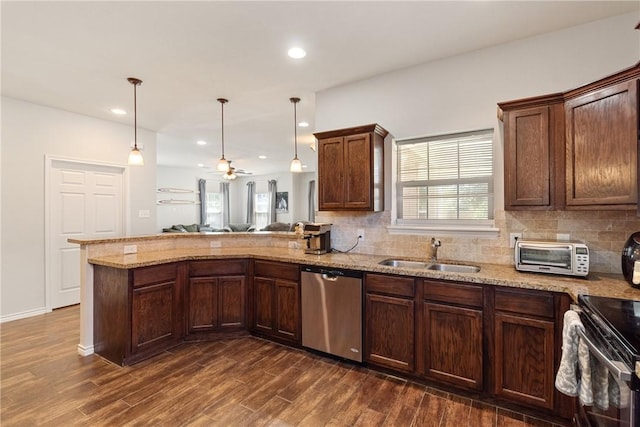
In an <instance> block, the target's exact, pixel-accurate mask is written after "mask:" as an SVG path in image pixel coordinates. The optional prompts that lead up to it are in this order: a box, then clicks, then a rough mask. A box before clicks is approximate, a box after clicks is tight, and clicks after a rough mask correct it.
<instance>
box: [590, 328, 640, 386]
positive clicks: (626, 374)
mask: <svg viewBox="0 0 640 427" xmlns="http://www.w3.org/2000/svg"><path fill="white" fill-rule="evenodd" d="M578 334H579V335H580V338H581V339H583V340H584V342H585V344H587V347H589V350H590V351H591V353H593V354H594V355H595V356H596V358H597V359H598V360H599V361H600V362H602V364H604V365H605V366H606V367H607V369H609V371H611V373H612V375H613V376H614V377H615V378H617V379H619V380H621V381H625V382H628V381H631V371H630V370H629V369H628V368H627V366H626V365H625V364H624V363H622V362H620V361H618V360H610V359H609V358H608V357H607V356H606V355H605V354H604V353H603V352H602V351H600V349H598V348H597V347H596V345H595V344H594V343H593V342H591V340H590V339H589V338H587V335H586V334H585V333H584V331H583V330H581V329H578Z"/></svg>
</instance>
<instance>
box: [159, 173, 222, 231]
mask: <svg viewBox="0 0 640 427" xmlns="http://www.w3.org/2000/svg"><path fill="white" fill-rule="evenodd" d="M157 174H158V176H157V179H156V183H157V186H158V188H163V187H168V188H181V189H186V190H191V191H193V193H185V194H182V193H158V194H156V198H157V200H161V199H176V200H190V201H195V202H197V201H198V200H199V195H198V193H197V192H198V180H200V179H205V180H210V181H216V182H219V181H220V179H219V174H213V173H208V170H207V169H201V168H177V167H168V166H158V167H157ZM156 217H157V231H158V232H161V231H162V229H163V228H168V227H171V226H172V225H176V224H183V225H189V224H199V223H200V205H198V204H190V205H166V204H165V205H162V204H160V205H157V206H156Z"/></svg>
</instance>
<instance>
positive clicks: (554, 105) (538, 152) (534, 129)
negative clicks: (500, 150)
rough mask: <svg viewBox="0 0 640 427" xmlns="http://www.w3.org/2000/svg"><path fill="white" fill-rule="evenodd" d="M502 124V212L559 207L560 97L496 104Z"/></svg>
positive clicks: (561, 192) (561, 188)
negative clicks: (501, 117)
mask: <svg viewBox="0 0 640 427" xmlns="http://www.w3.org/2000/svg"><path fill="white" fill-rule="evenodd" d="M498 105H499V107H500V108H501V109H502V111H503V121H504V135H505V136H504V140H505V144H504V159H505V161H504V185H505V189H504V191H505V201H504V204H505V209H506V210H522V209H527V210H529V209H531V210H548V209H558V208H561V207H562V206H563V198H564V143H563V141H564V109H563V106H562V95H550V96H545V97H538V98H529V99H524V100H519V101H513V102H505V103H501V104H498Z"/></svg>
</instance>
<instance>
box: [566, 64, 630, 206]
mask: <svg viewBox="0 0 640 427" xmlns="http://www.w3.org/2000/svg"><path fill="white" fill-rule="evenodd" d="M639 74H640V73H636V75H635V76H633V77H631V78H630V79H628V80H626V81H622V82H620V83H616V84H612V85H609V86H606V87H604V88H601V89H595V90H587V91H586V92H585V93H583V94H581V95H578V96H576V97H571V98H569V99H568V100H567V101H566V103H565V114H566V144H567V169H566V180H567V193H566V198H567V208H583V207H604V208H607V209H630V208H631V209H635V208H636V206H637V203H638V75H639Z"/></svg>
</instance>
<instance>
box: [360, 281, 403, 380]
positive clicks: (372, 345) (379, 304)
mask: <svg viewBox="0 0 640 427" xmlns="http://www.w3.org/2000/svg"><path fill="white" fill-rule="evenodd" d="M414 289H415V280H414V279H413V278H409V277H397V276H395V277H394V276H388V275H381V274H366V275H365V291H366V293H365V313H366V314H365V319H366V320H365V360H366V361H367V362H368V363H372V364H374V365H378V366H382V367H385V368H390V369H394V370H397V371H401V372H406V373H413V372H414V370H415V346H414V339H415V302H414V299H413V296H414V292H415V291H414Z"/></svg>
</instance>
